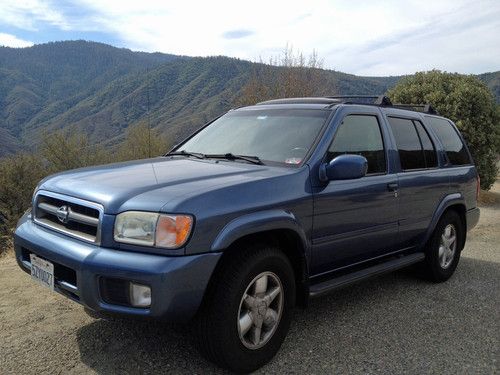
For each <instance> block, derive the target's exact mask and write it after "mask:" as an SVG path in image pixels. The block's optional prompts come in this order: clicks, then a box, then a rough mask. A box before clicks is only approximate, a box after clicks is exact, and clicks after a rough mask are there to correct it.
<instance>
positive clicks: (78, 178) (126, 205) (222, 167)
mask: <svg viewBox="0 0 500 375" xmlns="http://www.w3.org/2000/svg"><path fill="white" fill-rule="evenodd" d="M290 172H291V170H290V168H281V167H269V166H263V165H254V164H246V163H239V162H234V161H214V160H197V159H191V158H190V159H187V158H155V159H146V160H139V161H132V162H126V163H118V164H109V165H103V166H97V167H89V168H82V169H76V170H72V171H67V172H63V173H59V174H57V175H54V176H50V177H48V178H47V179H45V180H43V181H42V182H41V184H40V185H39V187H38V189H39V190H46V191H51V192H55V193H60V194H65V195H69V196H73V197H77V198H80V199H85V200H88V201H91V202H96V203H100V204H102V205H103V206H104V212H105V213H107V214H116V213H118V212H123V211H128V210H145V211H154V212H160V211H162V208H163V207H165V206H166V205H167V203H168V202H169V201H172V200H177V201H178V200H179V199H180V198H181V197H182V196H186V195H194V194H197V193H202V192H206V191H208V190H210V189H212V188H213V187H214V186H230V185H235V184H241V183H245V182H248V181H256V180H261V179H264V178H269V177H275V176H276V175H280V174H287V173H290Z"/></svg>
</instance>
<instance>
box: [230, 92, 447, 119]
mask: <svg viewBox="0 0 500 375" xmlns="http://www.w3.org/2000/svg"><path fill="white" fill-rule="evenodd" d="M338 105H356V106H371V107H373V106H377V107H379V108H380V109H382V110H384V112H389V113H392V114H396V113H400V114H404V113H407V114H410V113H413V114H415V112H417V113H423V114H430V115H434V116H439V114H438V113H437V112H436V110H434V108H433V107H432V106H431V105H430V104H429V103H426V104H399V103H398V104H392V102H391V101H390V99H389V98H388V97H386V96H384V95H380V96H371V95H343V96H324V97H302V98H282V99H273V100H266V101H263V102H260V103H257V104H255V105H253V106H247V107H242V108H239V109H238V110H258V109H323V110H334V109H335V108H336V107H337V106H338ZM439 117H441V116H439Z"/></svg>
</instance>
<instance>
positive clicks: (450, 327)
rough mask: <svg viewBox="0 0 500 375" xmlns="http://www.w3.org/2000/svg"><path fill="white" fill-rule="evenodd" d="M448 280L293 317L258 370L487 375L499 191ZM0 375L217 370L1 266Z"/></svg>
mask: <svg viewBox="0 0 500 375" xmlns="http://www.w3.org/2000/svg"><path fill="white" fill-rule="evenodd" d="M482 202H484V203H483V204H482V207H481V219H480V223H479V225H478V226H477V227H476V228H475V229H474V230H473V231H472V232H471V233H470V234H469V238H468V242H467V245H466V248H465V250H464V252H463V253H462V259H461V261H460V264H459V266H458V269H457V272H456V274H455V275H454V276H453V278H452V279H450V280H449V281H448V282H447V283H445V284H431V283H428V282H425V281H422V280H420V279H418V278H415V277H414V276H413V275H412V274H411V273H410V272H408V271H401V272H396V273H394V274H391V275H385V276H381V277H379V278H376V279H372V280H369V281H367V282H363V283H361V284H358V285H355V286H352V287H350V288H347V289H344V290H341V291H338V292H335V293H333V294H331V295H330V296H328V297H326V298H322V299H318V300H313V301H312V303H311V305H310V306H309V308H308V309H306V310H301V309H298V310H297V311H296V312H295V314H294V315H295V316H294V319H293V322H292V327H291V332H290V334H289V336H288V338H287V340H286V341H285V343H284V345H283V347H282V349H281V351H280V352H279V354H278V355H277V356H276V358H275V359H274V360H273V361H272V362H271V363H270V364H269V365H268V366H266V367H264V368H263V369H261V371H260V372H261V373H305V372H307V373H319V374H326V373H328V374H332V373H338V374H346V373H351V374H373V373H378V374H379V373H387V374H395V373H397V374H431V373H436V374H454V375H456V374H472V373H473V374H495V373H498V371H499V370H498V367H497V366H498V359H499V358H500V350H499V339H500V307H499V306H500V183H498V182H497V184H496V185H495V186H494V189H493V190H492V191H491V192H489V193H487V194H483V196H482ZM0 286H1V287H0V374H45V373H47V374H48V373H50V374H73V373H74V374H96V373H97V374H110V373H120V374H122V373H131V374H137V373H148V374H149V373H186V374H187V373H190V374H192V373H199V374H202V373H203V374H206V373H219V372H221V371H220V370H219V369H218V368H216V367H214V366H213V365H212V364H210V363H208V362H206V361H205V360H203V359H202V358H201V357H200V356H199V355H198V353H197V352H196V351H195V350H194V348H193V346H192V345H191V342H190V339H189V335H188V333H187V329H186V328H184V327H175V326H165V325H160V324H157V323H155V324H153V323H143V322H127V323H121V324H119V323H114V322H107V321H102V320H94V319H92V318H90V317H88V316H87V315H86V314H85V313H84V312H83V309H82V307H81V306H79V305H78V304H76V303H73V302H71V301H69V300H67V299H66V298H64V297H62V296H60V295H58V294H55V293H52V292H50V291H49V290H46V289H44V288H42V287H40V286H37V285H35V284H33V283H32V282H31V280H30V277H29V276H28V275H27V274H25V273H24V272H22V271H21V270H20V269H18V267H17V265H16V264H15V261H14V259H13V256H12V255H8V256H6V257H4V258H3V259H0Z"/></svg>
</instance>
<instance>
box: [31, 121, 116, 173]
mask: <svg viewBox="0 0 500 375" xmlns="http://www.w3.org/2000/svg"><path fill="white" fill-rule="evenodd" d="M40 154H41V155H40V156H41V158H42V159H44V160H45V161H46V164H47V172H48V173H56V172H60V171H65V170H68V169H75V168H81V167H88V166H90V165H97V164H105V163H109V162H110V161H111V158H112V156H111V155H110V153H109V152H107V151H106V150H105V149H104V147H102V146H99V145H93V144H91V143H90V142H89V139H88V137H87V136H86V135H85V134H83V133H78V132H76V133H74V132H73V133H72V132H70V131H69V130H59V131H55V132H45V133H44V134H43V135H42V143H41V146H40Z"/></svg>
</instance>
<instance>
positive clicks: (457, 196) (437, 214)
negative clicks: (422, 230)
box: [422, 193, 466, 246]
mask: <svg viewBox="0 0 500 375" xmlns="http://www.w3.org/2000/svg"><path fill="white" fill-rule="evenodd" d="M456 204H461V205H463V206H464V207H465V199H464V197H463V195H462V194H461V193H453V194H449V195H447V196H446V197H444V198H443V199H442V200H441V202H440V203H439V205H438V207H437V208H436V210H435V211H434V214H433V215H432V219H431V222H430V224H429V227H428V228H427V233H426V234H425V237H424V240H423V241H422V246H425V244H426V243H427V242H428V241H429V239H430V238H431V236H432V233H433V232H434V229H435V228H436V226H437V224H438V222H439V219H440V218H441V216H442V215H443V213H444V212H445V211H446V209H447V208H448V207H451V206H453V205H456ZM465 224H466V223H465Z"/></svg>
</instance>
